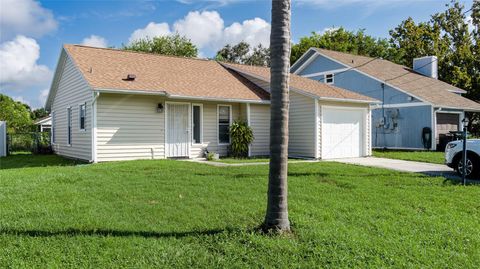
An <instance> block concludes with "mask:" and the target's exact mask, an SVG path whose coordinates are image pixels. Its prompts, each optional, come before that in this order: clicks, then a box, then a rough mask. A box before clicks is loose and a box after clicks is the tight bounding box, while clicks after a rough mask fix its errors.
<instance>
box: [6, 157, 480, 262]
mask: <svg viewBox="0 0 480 269" xmlns="http://www.w3.org/2000/svg"><path fill="white" fill-rule="evenodd" d="M9 158H11V157H7V158H6V159H0V160H1V162H2V165H3V168H8V167H6V164H7V163H10V164H11V165H13V166H18V164H15V162H14V161H12V162H11V161H10V160H9ZM31 158H32V160H33V159H37V160H39V159H41V158H42V157H40V156H35V157H31ZM48 158H50V156H48V157H47V159H48ZM39 162H40V161H39ZM37 163H38V162H37ZM62 164H64V163H63V162H62ZM267 174H268V166H267V165H262V166H244V167H212V166H208V165H205V164H197V163H191V162H180V161H171V160H153V161H132V162H116V163H104V164H93V165H77V166H47V167H32V168H21V169H18V168H12V169H3V170H0V190H1V192H0V205H1V207H0V268H5V267H11V268H18V267H22V268H31V267H38V268H52V267H54V268H55V267H56V268H64V267H67V268H68V267H70V268H79V267H91V268H103V267H128V268H139V267H180V268H185V267H194V268H212V267H214V268H223V267H234V268H247V267H257V268H258V267H267V268H273V267H278V268H292V267H293V268H300V267H301V268H319V267H320V268H321V267H330V268H341V267H343V268H346V267H348V268H372V267H373V268H375V267H377V268H378V267H396V268H419V267H422V268H478V261H479V260H480V251H479V249H480V225H479V223H480V207H479V204H478V197H480V186H478V185H472V186H467V187H464V186H461V185H456V184H455V183H454V182H450V181H445V180H444V179H442V178H431V177H426V176H422V175H418V174H408V173H400V172H393V171H388V170H383V169H374V168H368V167H360V166H352V165H345V164H339V163H335V162H320V163H297V164H290V166H289V194H290V195H289V210H290V220H291V222H292V227H293V231H294V233H293V235H287V236H271V235H270V236H267V235H263V234H261V233H259V232H257V231H256V229H255V228H256V227H257V226H258V225H259V224H260V223H261V221H262V219H263V216H264V212H265V203H266V194H265V193H266V188H267Z"/></svg>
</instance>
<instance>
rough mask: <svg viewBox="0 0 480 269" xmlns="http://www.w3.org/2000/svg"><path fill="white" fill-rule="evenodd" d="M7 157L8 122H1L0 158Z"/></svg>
mask: <svg viewBox="0 0 480 269" xmlns="http://www.w3.org/2000/svg"><path fill="white" fill-rule="evenodd" d="M3 156H7V122H5V121H0V157H3Z"/></svg>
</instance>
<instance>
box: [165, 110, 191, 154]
mask: <svg viewBox="0 0 480 269" xmlns="http://www.w3.org/2000/svg"><path fill="white" fill-rule="evenodd" d="M189 108H190V105H188V104H175V103H167V115H166V116H167V143H166V147H167V148H166V151H167V152H166V153H167V157H189V148H188V146H189V142H190V135H189V134H190V124H189V122H190V121H189V116H188V115H189Z"/></svg>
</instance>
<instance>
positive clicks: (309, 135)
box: [288, 91, 316, 158]
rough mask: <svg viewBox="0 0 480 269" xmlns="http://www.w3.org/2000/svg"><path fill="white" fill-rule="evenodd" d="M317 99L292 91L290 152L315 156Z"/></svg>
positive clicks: (291, 154)
mask: <svg viewBox="0 0 480 269" xmlns="http://www.w3.org/2000/svg"><path fill="white" fill-rule="evenodd" d="M315 116H316V115H315V101H314V99H313V98H311V97H307V96H304V95H301V94H299V93H296V92H293V91H290V113H289V142H288V154H289V156H291V157H310V158H315V146H314V145H315V128H316V126H315Z"/></svg>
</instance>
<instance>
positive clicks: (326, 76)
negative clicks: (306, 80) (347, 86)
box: [325, 74, 333, 84]
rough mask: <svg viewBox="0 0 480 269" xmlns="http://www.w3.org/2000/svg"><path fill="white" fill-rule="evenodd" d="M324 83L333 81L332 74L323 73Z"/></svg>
mask: <svg viewBox="0 0 480 269" xmlns="http://www.w3.org/2000/svg"><path fill="white" fill-rule="evenodd" d="M325 83H328V84H331V83H333V74H327V75H325Z"/></svg>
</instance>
